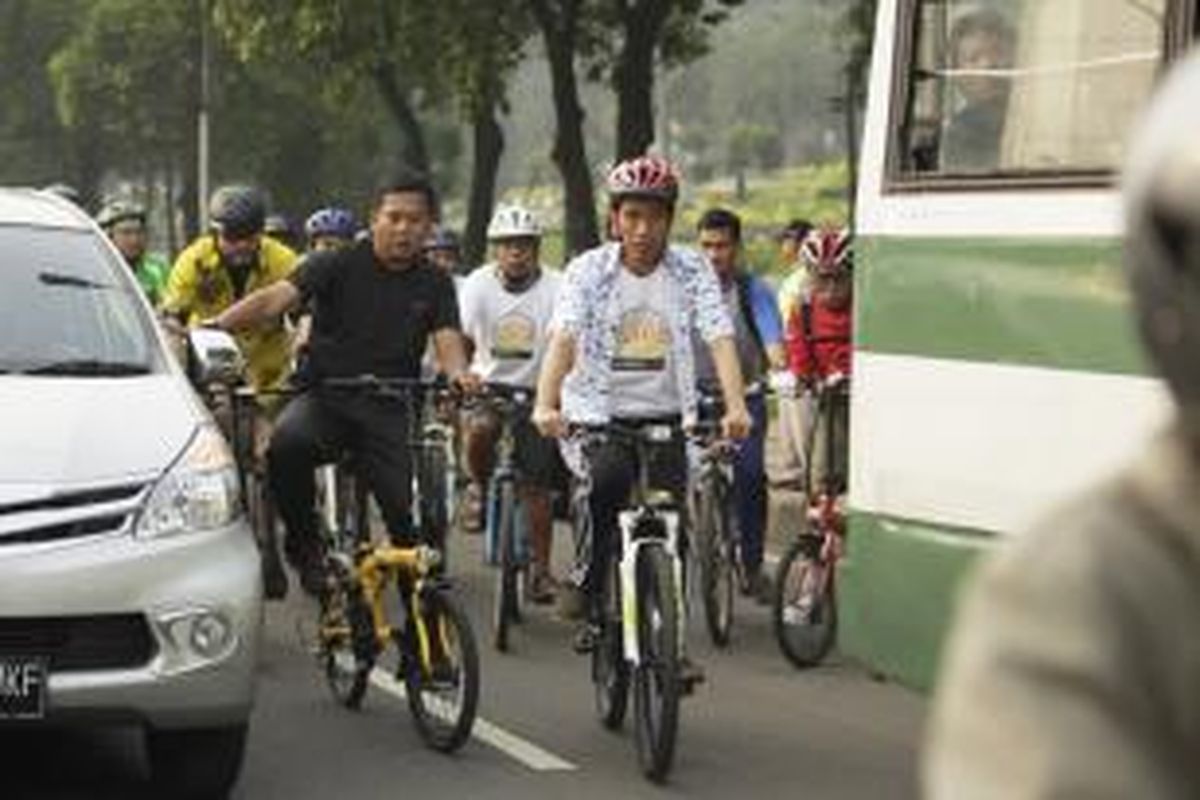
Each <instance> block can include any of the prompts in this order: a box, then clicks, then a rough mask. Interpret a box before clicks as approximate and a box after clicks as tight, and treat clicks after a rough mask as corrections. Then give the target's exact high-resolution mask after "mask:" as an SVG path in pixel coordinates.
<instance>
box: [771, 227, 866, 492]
mask: <svg viewBox="0 0 1200 800" xmlns="http://www.w3.org/2000/svg"><path fill="white" fill-rule="evenodd" d="M800 258H801V259H802V260H803V261H804V263H805V264H806V265H807V266H808V268H809V270H810V271H811V273H812V286H811V287H810V291H809V294H808V296H807V297H804V298H802V299H801V301H800V302H799V303H796V304H795V306H794V307H793V308H792V313H791V316H790V317H789V318H788V319H787V320H785V324H786V325H787V332H786V335H785V338H784V342H785V346H786V347H787V354H788V367H789V368H790V370H791V372H792V374H793V375H795V376H796V378H797V379H798V380H799V381H800V383H801V385H803V386H804V387H805V388H806V391H814V390H815V389H816V388H817V387H818V386H820V385H825V386H827V387H834V386H837V385H839V384H844V383H845V382H846V381H847V380H849V378H850V359H851V354H852V352H853V344H852V341H851V338H852V326H853V320H854V314H853V310H852V308H851V301H852V299H853V288H854V281H853V278H852V275H851V272H850V267H851V242H850V234H849V232H848V231H846V230H845V229H842V228H833V227H823V228H817V229H816V230H814V231H812V232H811V233H809V234H808V236H807V237H806V238H805V239H804V242H803V243H802V244H801V246H800ZM843 388H844V386H843ZM830 409H831V410H830V413H829V414H828V415H827V418H825V419H814V420H812V422H811V424H813V425H815V426H817V432H816V436H815V441H817V442H820V441H824V436H823V430H824V427H823V426H825V425H832V426H833V437H834V441H836V442H837V443H838V447H837V448H835V452H834V453H833V455H834V456H835V463H832V464H830V463H827V460H828V459H827V455H828V454H827V453H826V451H825V448H823V447H814V449H813V452H812V453H809V454H806V457H807V458H811V459H812V463H811V464H809V465H808V469H809V472H810V474H811V475H812V477H813V481H814V483H815V484H818V485H819V484H820V482H821V481H823V480H824V477H825V475H826V474H827V473H829V472H831V471H832V474H833V475H835V476H837V478H838V479H839V481H840V482H842V483H843V485H844V479H845V475H846V466H847V465H846V462H845V459H846V457H847V456H848V453H847V452H845V450H846V448H845V447H843V446H842V445H843V444H845V443H847V442H848V432H849V425H850V420H849V417H848V416H847V414H848V411H849V408H848V407H846V406H845V405H844V404H837V405H836V406H831V407H830ZM810 499H811V498H810Z"/></svg>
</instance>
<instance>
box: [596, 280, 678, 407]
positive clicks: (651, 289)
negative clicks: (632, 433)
mask: <svg viewBox="0 0 1200 800" xmlns="http://www.w3.org/2000/svg"><path fill="white" fill-rule="evenodd" d="M671 291H672V286H671V279H670V277H669V276H668V275H667V271H666V269H664V268H663V267H662V266H659V267H658V268H657V269H655V270H654V272H652V273H650V274H649V275H646V276H638V275H634V274H633V273H632V272H630V271H629V270H627V269H624V268H622V269H621V272H620V275H619V276H618V278H617V287H616V292H617V302H618V303H619V308H620V313H619V322H618V324H617V333H616V347H615V349H614V351H613V363H612V386H611V389H610V391H611V397H612V414H613V416H614V417H659V416H667V415H671V414H678V413H679V410H680V403H681V400H680V394H679V387H678V386H676V382H675V364H674V356H673V354H672V352H673V351H672V348H671V325H670V320H669V318H668V316H667V315H668V314H669V313H670V309H671V307H672V306H671V302H670V292H671Z"/></svg>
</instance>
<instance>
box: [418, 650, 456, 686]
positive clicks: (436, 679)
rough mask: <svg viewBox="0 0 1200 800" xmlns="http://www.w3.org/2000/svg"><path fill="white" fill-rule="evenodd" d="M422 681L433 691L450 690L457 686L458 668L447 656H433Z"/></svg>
mask: <svg viewBox="0 0 1200 800" xmlns="http://www.w3.org/2000/svg"><path fill="white" fill-rule="evenodd" d="M423 683H424V685H425V688H427V689H431V690H433V691H450V690H452V689H455V688H457V686H458V669H456V668H455V666H454V665H453V664H451V663H450V660H449V659H447V658H444V657H443V658H435V659H433V663H432V664H430V665H429V674H428V675H426V676H425V680H424V681H423Z"/></svg>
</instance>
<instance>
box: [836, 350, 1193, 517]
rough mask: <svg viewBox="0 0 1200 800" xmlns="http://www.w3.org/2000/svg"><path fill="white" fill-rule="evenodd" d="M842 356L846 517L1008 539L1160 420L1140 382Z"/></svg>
mask: <svg viewBox="0 0 1200 800" xmlns="http://www.w3.org/2000/svg"><path fill="white" fill-rule="evenodd" d="M854 357H855V362H854V386H853V401H852V403H853V405H852V412H851V414H852V416H851V420H852V422H851V435H850V441H851V453H852V455H851V505H852V506H853V508H854V509H855V510H857V511H866V512H870V513H875V514H882V515H887V516H894V517H899V518H904V519H912V520H920V521H925V522H929V523H934V524H940V525H947V526H960V527H967V528H975V529H980V530H986V531H996V532H1005V533H1011V532H1017V531H1020V530H1022V529H1025V528H1027V527H1028V526H1029V525H1030V524H1031V523H1032V522H1033V521H1034V520H1036V519H1037V518H1038V517H1040V516H1042V515H1043V514H1045V513H1046V512H1047V511H1048V510H1049V509H1050V508H1051V507H1052V506H1053V505H1055V504H1057V503H1060V502H1062V501H1063V500H1065V499H1067V498H1068V497H1069V496H1070V495H1072V494H1074V493H1076V492H1078V491H1080V490H1081V489H1083V488H1085V487H1086V486H1088V485H1090V484H1092V483H1094V482H1095V481H1097V480H1099V479H1101V478H1102V477H1103V476H1105V475H1107V474H1111V473H1112V472H1113V471H1115V470H1116V469H1117V468H1118V467H1120V466H1121V465H1122V464H1124V463H1126V462H1127V461H1128V460H1129V459H1130V458H1131V457H1132V456H1133V454H1134V453H1136V452H1137V450H1138V449H1139V448H1140V447H1141V446H1142V444H1143V443H1144V441H1145V439H1146V437H1147V436H1149V435H1150V434H1151V433H1152V432H1153V431H1155V430H1157V429H1158V428H1160V427H1162V426H1163V425H1164V424H1165V421H1166V420H1167V419H1168V416H1169V410H1170V405H1169V399H1168V397H1167V394H1166V391H1165V389H1164V387H1163V385H1162V384H1161V383H1160V382H1158V381H1157V380H1154V379H1150V378H1142V377H1133V376H1122V375H1102V374H1095V373H1084V372H1071V371H1065V370H1054V369H1045V368H1039V367H1023V366H1012V365H1000V364H984V363H973V362H966V361H950V360H940V359H928V358H919V357H911V356H893V355H879V354H874V353H866V352H856V353H855V356H854Z"/></svg>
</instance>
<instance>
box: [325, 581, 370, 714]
mask: <svg viewBox="0 0 1200 800" xmlns="http://www.w3.org/2000/svg"><path fill="white" fill-rule="evenodd" d="M326 570H327V575H328V579H327V580H326V582H325V587H324V589H323V591H322V592H321V596H320V604H321V609H320V612H319V616H318V631H317V634H318V642H319V653H320V660H321V666H322V669H323V671H324V673H325V683H326V684H327V685H328V687H329V691H330V693H331V694H332V695H333V698H334V699H335V700H337V702H338V703H339V704H341V705H342V706H344V707H346V708H349V709H357V708H359V706H361V705H362V700H363V695H364V694H365V693H366V691H367V677H368V676H369V675H370V672H371V668H372V666H374V663H375V653H376V646H375V631H374V628H373V626H372V623H371V613H370V611H369V610H368V609H367V605H366V602H365V601H364V600H363V597H362V593H361V592H359V591H358V588H357V586H356V585H355V584H354V582H353V580H352V578H351V576H350V575H349V573H348V571H347V570H346V569H344V568H343V567H342V565H340V564H338V563H336V561H335V560H334V559H333V558H330V559H327V561H326Z"/></svg>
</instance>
